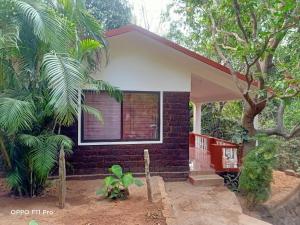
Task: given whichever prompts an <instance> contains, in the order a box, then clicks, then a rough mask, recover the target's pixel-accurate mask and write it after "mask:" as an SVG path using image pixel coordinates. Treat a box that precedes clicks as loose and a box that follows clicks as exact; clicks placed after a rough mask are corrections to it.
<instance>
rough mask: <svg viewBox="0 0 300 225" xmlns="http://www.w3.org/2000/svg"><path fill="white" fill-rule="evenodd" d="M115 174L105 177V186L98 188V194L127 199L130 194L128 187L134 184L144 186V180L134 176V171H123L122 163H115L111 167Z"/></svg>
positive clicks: (110, 170)
mask: <svg viewBox="0 0 300 225" xmlns="http://www.w3.org/2000/svg"><path fill="white" fill-rule="evenodd" d="M109 172H111V173H112V174H113V175H112V176H108V177H106V178H105V179H104V186H103V187H102V188H101V189H99V190H97V192H96V194H97V195H102V196H104V197H106V198H110V199H127V198H128V196H129V190H128V187H129V186H130V185H132V184H135V185H137V186H139V187H140V186H142V185H143V182H142V181H141V180H139V179H136V178H134V177H133V176H132V173H130V172H128V173H123V170H122V167H121V166H120V165H113V166H112V167H111V168H109Z"/></svg>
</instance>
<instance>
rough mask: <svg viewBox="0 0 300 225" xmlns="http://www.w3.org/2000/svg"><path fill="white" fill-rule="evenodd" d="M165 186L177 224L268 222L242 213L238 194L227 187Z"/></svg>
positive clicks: (249, 224) (259, 224) (255, 224)
mask: <svg viewBox="0 0 300 225" xmlns="http://www.w3.org/2000/svg"><path fill="white" fill-rule="evenodd" d="M165 185H166V190H167V193H168V195H169V198H170V199H171V203H172V204H173V208H174V213H175V216H176V219H177V224H178V225H269V224H268V223H265V222H263V221H260V220H257V219H255V218H253V217H249V216H247V215H245V214H243V213H242V208H241V206H240V204H239V201H238V200H237V198H236V196H235V194H234V193H233V192H231V191H229V190H228V189H227V188H225V187H200V186H193V185H191V184H190V183H188V182H170V183H166V184H165Z"/></svg>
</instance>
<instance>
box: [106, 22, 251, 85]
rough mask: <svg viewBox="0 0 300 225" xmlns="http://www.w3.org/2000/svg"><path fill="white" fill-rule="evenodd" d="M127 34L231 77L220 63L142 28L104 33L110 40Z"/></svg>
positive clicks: (129, 28)
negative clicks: (169, 49) (153, 42)
mask: <svg viewBox="0 0 300 225" xmlns="http://www.w3.org/2000/svg"><path fill="white" fill-rule="evenodd" d="M129 32H138V33H140V34H142V35H145V36H146V37H148V38H151V39H153V40H155V41H157V42H159V43H161V44H163V45H166V46H168V47H170V48H173V49H175V50H176V51H179V52H181V53H183V54H185V55H187V56H189V57H191V58H194V59H196V60H198V61H200V62H202V63H205V64H207V65H209V66H211V67H214V68H216V69H218V70H220V71H223V72H225V73H227V74H229V75H231V73H230V70H229V68H227V67H226V66H223V65H221V64H220V63H217V62H215V61H213V60H211V59H209V58H206V57H204V56H202V55H200V54H198V53H196V52H194V51H191V50H189V49H187V48H185V47H183V46H181V45H178V44H176V43H175V42H173V41H170V40H168V39H166V38H164V37H161V36H159V35H157V34H155V33H152V32H150V31H148V30H146V29H144V28H142V27H139V26H137V25H133V24H129V25H126V26H122V27H120V28H117V29H113V30H109V31H107V32H106V33H105V36H106V37H107V38H110V37H114V36H119V35H122V34H125V33H129ZM237 76H238V78H239V79H240V80H242V81H246V78H245V76H244V75H242V74H240V73H238V75H237Z"/></svg>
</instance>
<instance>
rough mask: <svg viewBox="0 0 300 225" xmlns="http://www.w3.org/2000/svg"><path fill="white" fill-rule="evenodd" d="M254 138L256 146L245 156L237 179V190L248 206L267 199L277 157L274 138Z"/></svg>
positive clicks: (276, 142)
mask: <svg viewBox="0 0 300 225" xmlns="http://www.w3.org/2000/svg"><path fill="white" fill-rule="evenodd" d="M256 140H257V141H258V146H256V147H255V148H254V149H253V150H252V151H250V152H249V153H248V154H247V156H246V157H245V159H244V162H243V167H242V172H241V175H240V180H239V190H240V191H241V192H242V194H244V195H245V197H246V200H247V202H248V206H250V207H252V206H254V205H256V204H257V203H259V202H263V201H266V200H267V199H268V197H269V195H270V191H271V181H272V178H273V168H274V166H275V164H276V157H277V145H278V141H277V140H276V139H272V138H270V137H267V136H262V135H259V136H257V137H256Z"/></svg>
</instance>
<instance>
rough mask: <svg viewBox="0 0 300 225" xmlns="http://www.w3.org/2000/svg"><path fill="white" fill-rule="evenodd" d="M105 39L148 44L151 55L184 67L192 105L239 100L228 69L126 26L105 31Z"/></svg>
mask: <svg viewBox="0 0 300 225" xmlns="http://www.w3.org/2000/svg"><path fill="white" fill-rule="evenodd" d="M105 36H106V38H108V40H110V39H115V38H120V37H122V38H123V40H125V39H130V40H132V41H136V42H138V41H140V42H141V41H143V42H145V43H146V42H148V44H149V45H152V46H153V48H154V49H155V51H157V52H159V51H161V52H160V53H161V54H166V56H167V57H170V58H171V57H172V58H173V59H174V60H177V61H178V62H179V61H180V63H185V65H188V66H189V68H190V70H191V71H190V73H191V99H192V100H194V101H197V102H212V101H227V100H234V99H241V98H242V95H241V93H240V92H239V91H238V89H237V87H236V84H235V82H234V79H233V76H232V75H231V73H230V70H229V68H227V67H226V66H223V65H221V64H219V63H217V62H215V61H213V60H211V59H208V58H206V57H204V56H202V55H200V54H198V53H196V52H193V51H191V50H189V49H187V48H185V47H182V46H180V45H178V44H176V43H174V42H172V41H170V40H167V39H165V38H163V37H161V36H159V35H157V34H154V33H152V32H150V31H148V30H146V29H143V28H141V27H139V26H136V25H126V26H123V27H120V28H118V29H114V30H110V31H107V32H106V33H105ZM237 78H238V79H237V80H238V82H240V83H242V84H243V85H245V83H246V82H245V81H246V79H245V76H244V75H242V74H240V73H238V74H237Z"/></svg>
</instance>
